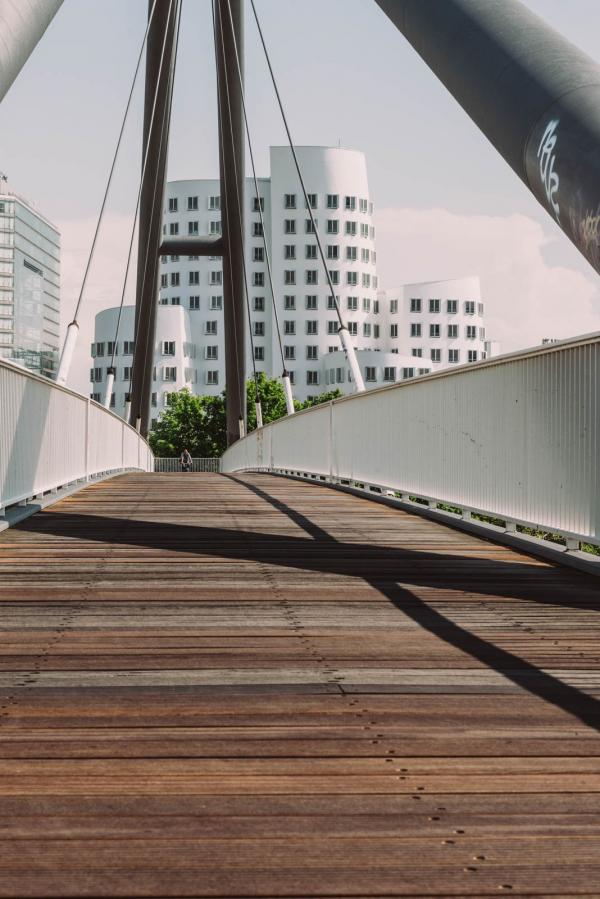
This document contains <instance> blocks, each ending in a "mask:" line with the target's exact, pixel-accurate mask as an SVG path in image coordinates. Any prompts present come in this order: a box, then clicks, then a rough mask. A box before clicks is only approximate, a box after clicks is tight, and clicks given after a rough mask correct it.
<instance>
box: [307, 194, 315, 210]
mask: <svg viewBox="0 0 600 899" xmlns="http://www.w3.org/2000/svg"><path fill="white" fill-rule="evenodd" d="M307 196H308V202H309V204H310V208H311V209H316V208H317V195H316V194H307Z"/></svg>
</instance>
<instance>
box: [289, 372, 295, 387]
mask: <svg viewBox="0 0 600 899" xmlns="http://www.w3.org/2000/svg"><path fill="white" fill-rule="evenodd" d="M288 375H289V378H290V384H295V383H296V372H295V371H288Z"/></svg>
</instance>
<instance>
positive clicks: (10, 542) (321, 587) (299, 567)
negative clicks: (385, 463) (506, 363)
mask: <svg viewBox="0 0 600 899" xmlns="http://www.w3.org/2000/svg"><path fill="white" fill-rule="evenodd" d="M0 608H1V642H0V648H1V653H0V808H1V809H2V823H1V825H0V896H2V897H7V896H36V897H41V896H61V897H63V896H146V897H150V896H156V897H158V896H161V897H167V896H169V897H176V896H178V897H183V896H237V897H243V896H247V897H250V896H252V897H258V896H297V897H299V896H303V897H308V896H321V897H323V896H353V897H361V896H362V897H367V896H380V897H386V896H389V897H391V896H417V895H418V896H497V895H498V894H499V893H507V894H510V895H512V896H517V895H525V894H526V895H528V896H530V895H538V896H563V897H566V896H575V895H598V884H599V883H600V813H599V805H598V793H599V792H600V759H599V756H600V738H599V735H598V724H599V722H600V705H599V702H598V694H599V692H600V665H599V657H598V656H599V642H598V637H599V636H600V632H599V629H600V616H599V614H598V612H599V610H600V592H599V584H598V581H595V580H593V579H592V578H590V577H587V576H585V575H583V574H578V573H576V572H574V571H571V570H568V569H561V568H558V567H553V566H551V565H549V564H546V563H545V562H542V561H539V560H535V559H533V558H531V557H528V556H525V555H521V554H518V553H516V552H514V551H512V550H509V549H507V548H503V547H499V546H496V545H494V544H492V543H489V542H486V541H484V540H481V539H478V538H476V537H473V536H470V535H467V534H465V533H461V532H459V531H455V530H452V529H450V528H447V527H445V526H443V525H440V524H438V523H434V522H431V521H428V520H425V519H423V518H420V517H418V516H413V515H409V514H406V513H404V512H402V511H398V510H394V509H391V508H389V507H386V506H382V505H381V504H377V503H373V502H370V501H368V500H367V499H362V498H358V497H354V496H351V495H349V494H345V493H342V492H339V491H333V490H330V489H328V488H326V487H321V486H317V485H308V484H304V483H300V482H295V481H291V480H285V479H281V478H275V477H270V476H267V475H258V474H251V475H250V474H247V475H239V476H238V475H236V476H222V475H217V474H197V475H196V474H190V475H169V474H165V475H143V474H130V475H125V476H121V477H118V478H115V479H112V480H110V481H105V482H103V483H101V484H97V485H94V486H90V487H88V488H87V489H85V490H83V491H81V492H79V493H77V494H75V495H73V496H71V497H69V498H67V499H64V500H62V501H61V502H59V503H57V504H56V505H54V506H52V507H50V508H49V509H47V510H46V511H44V512H42V513H39V514H37V515H35V516H33V517H32V518H30V519H29V520H27V521H26V522H24V523H23V524H21V525H20V526H19V527H17V528H15V529H12V530H9V531H7V532H5V533H4V534H3V535H2V537H1V538H0Z"/></svg>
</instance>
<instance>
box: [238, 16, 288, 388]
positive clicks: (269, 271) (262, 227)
mask: <svg viewBox="0 0 600 899" xmlns="http://www.w3.org/2000/svg"><path fill="white" fill-rule="evenodd" d="M227 10H228V12H229V21H230V23H231V33H232V35H233V48H234V51H235V61H236V68H237V73H238V83H239V87H240V97H241V101H242V111H243V114H244V126H245V129H246V138H247V140H248V150H249V151H250V162H251V164H252V178H253V180H254V191H255V194H256V206H257V209H258V215H259V218H260V230H261V233H262V238H263V247H264V251H265V260H266V263H267V274H268V278H269V286H270V288H271V302H272V304H273V316H274V319H275V327H276V329H277V340H278V343H279V352H280V354H281V365H282V367H283V373H284V376H285V375H286V374H287V372H286V365H285V358H284V354H283V343H282V340H281V329H280V327H279V315H278V312H277V303H276V301H275V286H274V283H273V272H272V269H271V256H270V253H269V246H268V241H267V235H266V231H265V222H264V216H263V212H262V204H261V202H260V201H261V196H260V190H259V187H258V178H257V176H256V165H255V163H254V150H253V147H252V138H251V135H250V124H249V121H248V111H247V108H246V92H245V90H244V79H243V77H242V67H241V63H240V54H239V51H238V45H237V38H236V36H235V29H234V27H233V14H232V12H231V0H227Z"/></svg>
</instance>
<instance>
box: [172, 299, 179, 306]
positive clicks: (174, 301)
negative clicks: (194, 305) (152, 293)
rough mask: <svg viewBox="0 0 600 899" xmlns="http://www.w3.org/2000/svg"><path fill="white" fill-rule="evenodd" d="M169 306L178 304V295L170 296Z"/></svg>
mask: <svg viewBox="0 0 600 899" xmlns="http://www.w3.org/2000/svg"><path fill="white" fill-rule="evenodd" d="M171 306H179V297H171Z"/></svg>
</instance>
